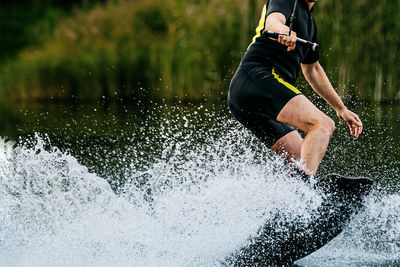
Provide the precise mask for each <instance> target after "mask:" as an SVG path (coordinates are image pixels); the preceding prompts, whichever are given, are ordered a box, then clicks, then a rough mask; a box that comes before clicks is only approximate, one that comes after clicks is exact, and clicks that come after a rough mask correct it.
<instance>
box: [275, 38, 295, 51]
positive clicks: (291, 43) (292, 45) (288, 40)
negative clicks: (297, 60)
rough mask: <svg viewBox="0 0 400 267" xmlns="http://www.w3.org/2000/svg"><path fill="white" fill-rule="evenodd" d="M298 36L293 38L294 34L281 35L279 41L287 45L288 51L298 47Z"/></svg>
mask: <svg viewBox="0 0 400 267" xmlns="http://www.w3.org/2000/svg"><path fill="white" fill-rule="evenodd" d="M296 41H297V40H296V38H293V36H287V35H280V36H279V38H278V42H279V43H281V44H283V45H285V46H287V47H288V48H287V51H292V50H294V49H295V48H296Z"/></svg>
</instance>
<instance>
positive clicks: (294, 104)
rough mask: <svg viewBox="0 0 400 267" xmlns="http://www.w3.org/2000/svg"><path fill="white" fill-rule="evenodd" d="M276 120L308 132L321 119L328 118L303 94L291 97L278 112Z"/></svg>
mask: <svg viewBox="0 0 400 267" xmlns="http://www.w3.org/2000/svg"><path fill="white" fill-rule="evenodd" d="M277 120H278V121H279V122H282V123H286V124H289V125H292V126H293V127H296V128H297V129H300V130H302V131H304V132H308V131H309V130H310V128H311V127H313V126H314V125H316V124H318V122H320V121H322V120H330V119H329V117H328V116H327V115H325V114H324V113H323V112H322V111H320V110H319V109H318V108H317V107H316V106H315V105H314V104H313V103H311V101H310V100H308V99H307V98H306V97H305V96H304V95H298V96H296V97H293V98H292V99H291V100H290V101H289V102H288V103H287V104H286V105H285V106H284V107H283V108H282V110H281V111H280V112H279V114H278V116H277Z"/></svg>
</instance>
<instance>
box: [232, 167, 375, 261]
mask: <svg viewBox="0 0 400 267" xmlns="http://www.w3.org/2000/svg"><path fill="white" fill-rule="evenodd" d="M372 184H373V181H372V180H371V179H370V178H367V177H345V176H342V175H339V174H327V175H325V176H324V177H323V178H322V179H320V180H318V181H317V182H316V184H315V185H314V187H315V189H316V190H318V191H319V193H320V194H322V195H323V199H324V200H323V203H322V204H321V205H320V206H319V208H318V210H316V212H315V214H313V216H312V218H311V219H310V220H308V221H305V222H304V221H303V222H301V221H300V222H299V221H297V222H296V223H293V222H291V218H287V219H283V220H282V217H281V216H287V215H283V214H277V215H276V218H275V219H276V220H268V221H267V222H265V224H264V225H263V226H262V227H260V229H259V231H258V233H257V234H256V235H255V236H254V237H252V238H251V239H250V240H249V242H248V244H247V245H245V246H244V247H242V248H240V249H239V250H237V251H236V252H235V253H233V254H232V255H231V256H230V257H229V258H228V259H227V263H228V264H230V265H234V266H265V265H287V264H292V263H293V262H294V261H296V260H299V259H301V258H303V257H305V256H307V255H309V254H311V253H312V252H314V251H316V250H318V249H319V248H321V247H323V246H324V245H326V244H327V243H328V242H329V241H331V240H332V239H333V238H335V237H336V236H337V235H338V234H340V233H341V232H342V229H343V228H344V227H345V226H346V225H347V223H348V222H349V220H350V218H351V217H352V216H353V215H355V214H356V213H357V212H359V211H360V210H361V209H362V207H363V199H364V197H365V196H366V195H368V194H369V192H370V190H371V188H372Z"/></svg>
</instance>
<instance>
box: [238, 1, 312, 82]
mask: <svg viewBox="0 0 400 267" xmlns="http://www.w3.org/2000/svg"><path fill="white" fill-rule="evenodd" d="M294 1H295V0H269V1H268V2H267V3H266V4H265V6H264V8H263V12H262V15H261V19H260V22H259V25H258V27H257V29H256V36H254V38H253V42H252V43H251V44H250V46H249V48H248V50H247V52H246V54H245V55H244V57H243V59H242V63H241V64H242V66H243V67H245V68H248V67H251V66H255V65H258V66H259V65H260V64H262V65H265V66H266V67H268V68H275V70H276V71H277V72H278V73H279V74H280V75H281V76H283V77H284V78H285V79H286V81H287V82H289V83H291V84H294V83H295V82H296V80H297V76H298V72H299V70H300V63H303V64H312V63H315V62H316V61H318V59H319V51H318V47H317V48H316V50H315V51H313V50H312V49H311V48H309V47H307V46H304V45H301V44H297V45H296V48H295V50H293V51H290V52H287V46H285V45H282V44H280V43H278V42H277V41H276V40H272V39H270V38H269V37H268V36H267V35H266V34H264V28H265V21H266V18H267V16H268V15H269V14H271V13H274V12H279V13H282V14H283V15H284V16H285V17H286V25H287V26H289V25H290V16H291V14H292V11H293V7H294ZM311 12H312V10H311V11H310V10H309V7H308V5H307V3H306V1H305V0H298V3H297V7H296V10H295V19H294V23H293V29H292V30H293V31H294V32H296V34H297V36H298V37H300V38H302V39H305V40H309V41H312V42H317V27H316V24H315V21H314V18H313V17H312V14H311Z"/></svg>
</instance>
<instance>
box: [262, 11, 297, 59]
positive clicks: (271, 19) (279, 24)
mask: <svg viewBox="0 0 400 267" xmlns="http://www.w3.org/2000/svg"><path fill="white" fill-rule="evenodd" d="M285 23H286V17H285V16H284V15H283V14H282V13H279V12H274V13H271V14H269V15H268V17H267V20H266V21H265V30H267V31H271V32H277V33H289V30H290V28H289V27H288V26H286V25H285ZM291 35H292V36H297V35H296V33H295V32H294V31H292V32H291ZM278 42H279V43H281V44H283V45H286V46H287V47H288V48H287V51H288V52H289V51H292V50H294V49H295V48H296V39H295V38H292V37H290V36H284V35H280V36H279V37H278Z"/></svg>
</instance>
